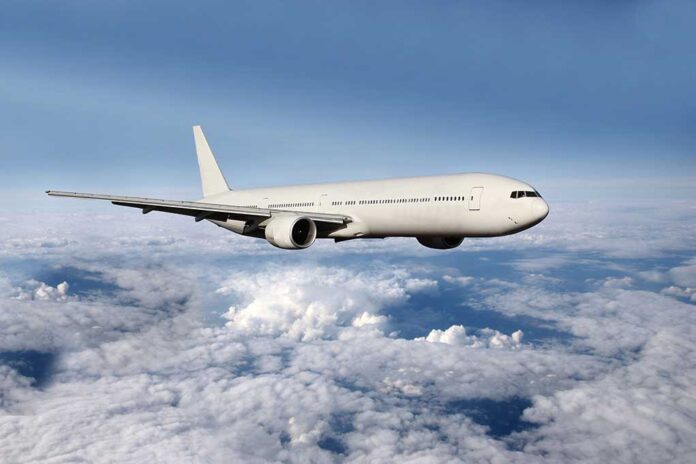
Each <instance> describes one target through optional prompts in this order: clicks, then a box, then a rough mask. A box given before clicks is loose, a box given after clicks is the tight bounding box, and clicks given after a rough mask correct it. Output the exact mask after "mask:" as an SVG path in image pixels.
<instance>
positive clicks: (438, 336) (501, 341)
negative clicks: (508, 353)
mask: <svg viewBox="0 0 696 464" xmlns="http://www.w3.org/2000/svg"><path fill="white" fill-rule="evenodd" d="M523 336H524V332H522V331H521V330H517V331H515V332H513V333H512V334H511V335H505V334H503V333H500V332H499V331H497V330H493V329H483V330H482V331H481V336H476V335H467V333H466V328H464V326H462V325H453V326H451V327H450V328H448V329H446V330H439V329H434V330H431V331H430V333H429V334H428V335H427V336H426V337H425V338H417V340H425V341H427V342H431V343H447V344H448V345H460V346H468V347H471V348H481V347H487V348H508V349H519V348H520V347H521V346H522V337H523Z"/></svg>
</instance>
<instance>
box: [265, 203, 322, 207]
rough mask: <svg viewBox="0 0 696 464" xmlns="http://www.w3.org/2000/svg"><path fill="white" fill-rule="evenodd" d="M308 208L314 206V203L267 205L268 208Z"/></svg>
mask: <svg viewBox="0 0 696 464" xmlns="http://www.w3.org/2000/svg"><path fill="white" fill-rule="evenodd" d="M308 206H314V203H313V202H307V203H277V204H274V205H268V207H269V208H306V207H308Z"/></svg>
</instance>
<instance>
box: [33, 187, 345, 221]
mask: <svg viewBox="0 0 696 464" xmlns="http://www.w3.org/2000/svg"><path fill="white" fill-rule="evenodd" d="M46 193H47V194H49V195H51V196H54V197H69V198H82V199H89V200H106V201H110V202H111V203H113V204H114V205H119V206H129V207H131V208H140V209H142V210H143V214H147V213H149V212H151V211H162V212H165V213H173V214H183V215H186V216H193V217H194V218H195V219H196V222H199V221H202V220H203V219H212V220H217V221H226V220H227V219H236V220H239V221H248V220H252V221H254V220H255V221H259V220H261V221H262V220H264V219H267V218H270V217H271V216H273V215H276V214H295V215H298V216H303V217H308V218H310V219H312V220H313V221H315V222H317V223H319V224H326V225H335V226H339V225H342V224H347V223H349V222H352V219H351V217H350V216H345V215H342V214H328V213H316V212H312V211H289V210H281V209H269V208H251V207H247V206H233V205H219V204H215V203H203V202H198V201H178V200H159V199H156V198H140V197H123V196H117V195H101V194H95V193H77V192H60V191H56V190H47V191H46Z"/></svg>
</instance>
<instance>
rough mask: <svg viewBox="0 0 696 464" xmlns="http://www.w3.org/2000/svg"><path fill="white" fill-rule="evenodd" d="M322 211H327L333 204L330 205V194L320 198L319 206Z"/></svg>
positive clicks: (322, 195)
mask: <svg viewBox="0 0 696 464" xmlns="http://www.w3.org/2000/svg"><path fill="white" fill-rule="evenodd" d="M317 206H318V207H319V209H320V210H327V209H328V208H329V206H331V204H330V203H329V194H328V193H322V194H321V195H320V196H319V203H318V204H317Z"/></svg>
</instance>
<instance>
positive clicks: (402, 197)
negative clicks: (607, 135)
mask: <svg viewBox="0 0 696 464" xmlns="http://www.w3.org/2000/svg"><path fill="white" fill-rule="evenodd" d="M518 191H522V192H534V193H536V190H534V188H533V187H531V186H530V185H529V184H526V183H524V182H521V181H518V180H515V179H511V178H509V177H504V176H498V175H493V174H481V173H468V174H453V175H444V176H427V177H410V178H399V179H386V180H371V181H360V182H340V183H331V184H312V185H295V186H287V187H271V188H255V189H249V190H234V191H228V192H224V193H221V194H218V195H215V196H212V197H206V198H205V200H204V201H205V202H210V203H220V204H228V205H237V206H250V207H257V208H270V209H276V210H283V211H288V212H293V211H297V212H303V211H314V212H318V213H333V214H344V215H347V216H350V217H351V218H352V222H350V223H348V224H346V225H345V227H342V228H339V229H336V230H330V231H326V232H325V233H321V231H319V233H318V234H317V238H338V239H348V238H358V237H363V238H369V237H494V236H501V235H508V234H514V233H516V232H520V231H522V230H525V229H527V228H529V227H531V226H533V225H535V224H538V223H539V222H540V221H541V220H543V219H544V218H545V217H546V215H547V214H548V205H547V204H546V202H545V201H544V200H543V199H542V198H541V197H540V196H534V197H532V196H530V197H527V196H524V197H521V198H512V192H518ZM537 195H538V194H537ZM515 196H516V195H515ZM213 222H215V223H216V224H217V225H219V226H221V227H224V228H227V229H229V230H233V231H235V232H241V230H242V229H241V227H242V226H243V224H242V221H234V220H228V221H226V222H222V221H213Z"/></svg>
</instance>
